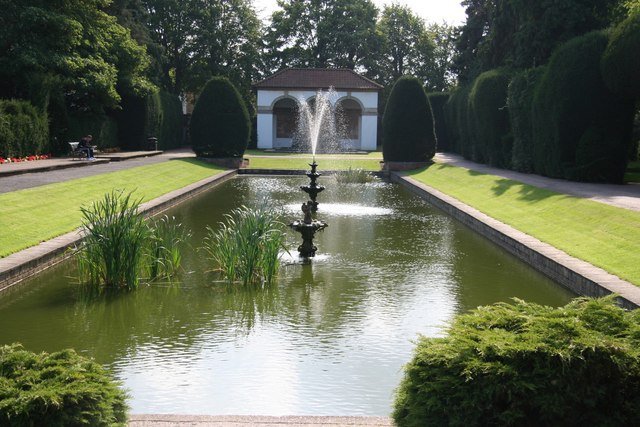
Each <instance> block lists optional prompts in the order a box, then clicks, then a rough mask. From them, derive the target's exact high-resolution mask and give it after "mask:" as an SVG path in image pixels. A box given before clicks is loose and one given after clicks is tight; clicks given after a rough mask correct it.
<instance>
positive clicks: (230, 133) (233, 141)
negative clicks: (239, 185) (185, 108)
mask: <svg viewBox="0 0 640 427" xmlns="http://www.w3.org/2000/svg"><path fill="white" fill-rule="evenodd" d="M190 134H191V144H192V147H193V151H195V153H196V154H197V155H198V156H200V157H213V158H215V157H240V156H242V155H243V154H244V150H246V148H247V144H248V142H249V137H250V135H251V122H250V120H249V113H248V111H247V107H246V105H245V104H244V101H243V100H242V97H241V96H240V93H239V92H238V90H237V89H236V88H235V86H233V84H232V83H231V82H230V81H229V80H228V79H227V78H225V77H214V78H212V79H211V80H209V81H208V82H207V84H206V85H205V87H204V89H203V90H202V93H201V94H200V96H199V97H198V100H197V102H196V105H195V106H194V108H193V114H192V116H191V123H190Z"/></svg>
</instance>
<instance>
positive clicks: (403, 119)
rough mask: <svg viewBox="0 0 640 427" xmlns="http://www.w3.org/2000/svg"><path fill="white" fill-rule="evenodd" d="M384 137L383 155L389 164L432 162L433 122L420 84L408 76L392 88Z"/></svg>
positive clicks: (385, 118)
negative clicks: (390, 162)
mask: <svg viewBox="0 0 640 427" xmlns="http://www.w3.org/2000/svg"><path fill="white" fill-rule="evenodd" d="M382 133H383V136H382V154H383V157H384V160H385V161H387V162H389V161H392V162H393V161H395V162H424V161H427V160H431V158H433V156H434V154H435V153H436V141H435V137H434V135H433V118H432V115H431V108H430V107H429V102H428V101H427V96H426V94H425V93H424V88H423V87H422V83H420V80H418V79H417V78H415V77H408V76H405V77H401V78H400V79H398V81H397V82H396V83H395V85H393V89H391V94H390V95H389V100H388V101H387V106H386V108H385V110H384V117H383V118H382Z"/></svg>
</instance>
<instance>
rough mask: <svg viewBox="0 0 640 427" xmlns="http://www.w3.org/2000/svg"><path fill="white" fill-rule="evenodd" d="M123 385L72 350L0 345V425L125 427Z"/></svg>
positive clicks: (94, 363)
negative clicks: (32, 349)
mask: <svg viewBox="0 0 640 427" xmlns="http://www.w3.org/2000/svg"><path fill="white" fill-rule="evenodd" d="M119 385H120V384H119V383H118V382H117V381H115V380H114V379H113V377H112V375H111V374H110V373H109V372H108V371H106V370H105V369H104V368H103V367H102V366H101V365H100V364H98V363H96V362H94V361H92V360H90V359H87V358H86V357H83V356H80V355H78V354H77V353H76V352H75V351H73V350H63V351H59V352H56V353H51V354H48V353H39V354H36V353H32V352H30V351H26V350H24V349H23V348H22V346H21V345H19V344H13V345H5V346H0V425H3V426H33V425H48V426H80V425H85V426H124V425H125V423H126V419H127V405H126V398H127V395H126V393H125V392H124V391H123V390H122V389H121V388H120V387H119Z"/></svg>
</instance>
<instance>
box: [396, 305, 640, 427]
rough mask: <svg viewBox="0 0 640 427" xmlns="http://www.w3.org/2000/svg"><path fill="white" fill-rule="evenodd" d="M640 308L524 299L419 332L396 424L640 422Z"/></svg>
mask: <svg viewBox="0 0 640 427" xmlns="http://www.w3.org/2000/svg"><path fill="white" fill-rule="evenodd" d="M638 320H640V313H639V312H638V310H636V311H633V312H628V311H625V310H623V309H621V308H619V307H617V306H616V305H615V304H614V299H613V298H611V297H608V298H603V299H596V300H589V299H577V300H574V301H573V302H571V303H570V304H568V305H567V306H565V307H560V308H552V307H544V306H540V305H537V304H530V303H526V302H524V301H516V302H515V304H512V305H509V304H502V303H500V304H495V305H493V306H489V307H480V308H478V309H475V310H473V311H472V312H470V313H468V314H464V315H460V316H458V317H457V318H456V319H455V320H454V322H453V324H452V325H451V327H450V328H449V330H448V335H447V336H446V337H444V338H425V337H423V338H421V339H420V341H419V342H418V345H417V348H416V351H415V354H414V358H413V360H412V361H411V362H410V363H409V364H408V365H407V366H406V367H405V376H404V379H403V380H402V382H401V384H400V387H399V389H398V391H397V395H396V402H395V409H394V413H393V417H394V419H395V421H396V423H397V425H399V426H426V425H466V426H480V425H524V426H534V425H535V426H554V425H562V426H579V425H611V426H613V425H638V424H639V423H640V351H639V349H640V346H639V344H640V326H639V325H640V323H639V322H638Z"/></svg>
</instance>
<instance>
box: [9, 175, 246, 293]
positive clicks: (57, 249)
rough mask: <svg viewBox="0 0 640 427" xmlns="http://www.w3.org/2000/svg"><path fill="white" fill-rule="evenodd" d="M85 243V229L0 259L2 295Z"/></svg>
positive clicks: (148, 208) (181, 193) (173, 200)
mask: <svg viewBox="0 0 640 427" xmlns="http://www.w3.org/2000/svg"><path fill="white" fill-rule="evenodd" d="M236 174H237V171H236V170H228V171H225V172H221V173H218V174H216V175H214V176H211V177H208V178H205V179H202V180H200V181H198V182H195V183H193V184H189V185H187V186H186V187H183V188H180V189H178V190H174V191H171V192H169V193H166V194H164V195H162V196H160V197H158V198H156V199H153V200H150V201H148V202H146V203H143V204H141V205H140V210H141V211H142V212H144V214H145V215H146V216H152V215H156V214H158V213H160V212H162V211H164V210H166V209H168V208H170V207H172V206H174V205H176V204H178V203H180V202H182V201H184V200H186V199H188V198H191V197H193V196H195V195H197V194H199V193H201V192H203V191H205V190H207V189H209V188H211V187H212V186H215V185H217V184H219V183H221V182H224V181H226V180H227V179H229V178H232V177H233V176H235V175H236ZM81 240H82V233H81V228H78V229H76V230H74V231H71V232H69V233H66V234H63V235H61V236H58V237H55V238H53V239H51V240H48V241H46V242H43V243H40V244H39V245H37V246H33V247H30V248H27V249H24V250H22V251H20V252H16V253H14V254H11V255H8V256H6V257H4V258H0V292H3V291H5V290H7V289H9V288H10V287H11V286H13V285H16V284H18V283H20V282H22V281H23V280H24V279H27V278H29V277H31V276H33V275H35V274H37V273H39V272H40V271H42V270H45V269H47V268H49V267H51V266H53V265H55V264H57V263H59V262H60V261H62V260H64V259H65V258H68V257H69V256H70V255H71V253H70V250H69V249H70V248H73V247H74V246H75V245H77V244H78V243H79V242H80V241H81Z"/></svg>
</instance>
